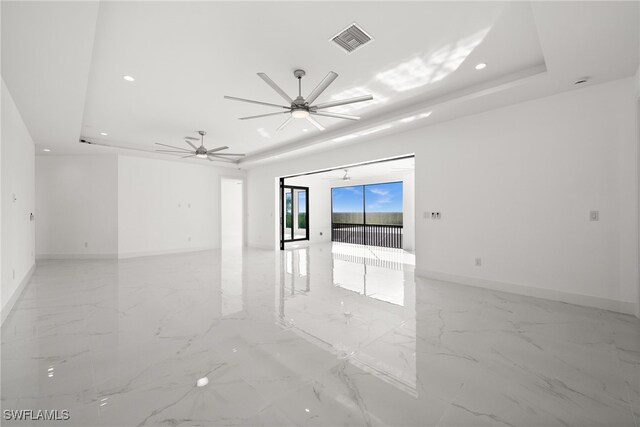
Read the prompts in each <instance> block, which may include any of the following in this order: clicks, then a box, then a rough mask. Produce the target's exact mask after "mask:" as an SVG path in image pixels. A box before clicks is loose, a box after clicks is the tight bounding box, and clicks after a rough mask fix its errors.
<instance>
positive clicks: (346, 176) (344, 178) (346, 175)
mask: <svg viewBox="0 0 640 427" xmlns="http://www.w3.org/2000/svg"><path fill="white" fill-rule="evenodd" d="M343 171H344V175H343V176H342V178H337V177H336V176H335V175H334V176H328V177H326V178H322V179H324V180H328V181H338V180H342V181H351V177H350V176H349V169H343Z"/></svg>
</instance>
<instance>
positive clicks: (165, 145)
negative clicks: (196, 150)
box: [156, 142, 191, 153]
mask: <svg viewBox="0 0 640 427" xmlns="http://www.w3.org/2000/svg"><path fill="white" fill-rule="evenodd" d="M156 145H162V146H163V147H170V148H177V149H178V150H182V151H188V152H189V153H190V152H191V150H187V149H186V148H182V147H176V146H175V145H167V144H160V143H159V142H156Z"/></svg>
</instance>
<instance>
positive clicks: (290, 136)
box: [2, 1, 639, 165]
mask: <svg viewBox="0 0 640 427" xmlns="http://www.w3.org/2000/svg"><path fill="white" fill-rule="evenodd" d="M52 17H53V19H52ZM352 22H357V23H358V24H359V25H361V26H362V27H363V28H364V29H365V30H367V31H368V32H369V33H370V34H371V35H372V36H373V37H374V41H373V42H371V43H370V44H369V45H367V46H365V47H363V48H362V49H360V50H358V51H356V52H354V53H353V54H351V55H347V54H345V53H344V52H342V51H340V50H339V49H338V48H337V47H336V46H335V45H333V44H332V43H331V42H329V39H330V38H331V37H332V36H333V35H335V34H336V33H337V32H338V31H340V30H342V29H343V28H345V27H346V26H348V25H349V24H351V23H352ZM612 47H615V48H612ZM638 50H639V48H638V3H637V2H620V3H614V2H562V3H553V2H541V3H537V2H536V3H529V2H513V3H509V2H402V3H400V2H377V1H376V2H374V1H372V2H366V1H363V2H326V1H321V2H284V1H283V2H266V1H265V2H255V3H248V2H241V1H236V2H116V1H109V2H104V1H103V2H100V3H99V4H98V3H96V2H55V1H53V2H6V1H3V2H2V75H3V78H4V80H5V82H6V84H7V86H8V87H9V89H10V91H11V93H12V95H13V97H14V98H15V101H16V104H17V105H18V108H19V109H20V111H21V113H22V115H23V117H24V119H25V122H26V123H27V126H28V127H29V129H30V131H31V133H32V136H33V138H34V140H35V141H36V143H37V144H38V145H39V146H43V147H44V146H47V147H49V148H53V150H54V152H63V153H66V152H95V151H101V152H108V151H109V150H112V149H98V147H92V146H86V145H83V144H79V143H78V139H79V138H80V136H83V137H85V138H87V139H90V140H92V141H97V142H103V143H107V144H113V145H119V146H126V147H134V148H137V149H139V150H153V149H154V148H155V147H154V145H153V143H154V142H161V143H166V144H174V145H178V146H181V145H184V143H183V142H182V137H183V136H184V135H187V134H193V132H194V131H196V130H198V129H204V130H207V131H208V135H207V138H206V139H205V143H206V145H207V146H208V147H213V146H218V145H228V146H229V147H231V151H233V152H245V153H247V154H248V159H247V161H246V162H244V163H243V164H245V165H250V164H251V162H252V161H257V160H260V159H264V158H272V157H273V156H274V155H275V154H282V153H286V152H292V153H293V152H294V150H299V149H304V150H309V149H315V150H318V149H323V148H324V147H326V146H327V144H324V142H326V141H327V140H330V139H336V138H337V139H339V140H340V138H343V137H344V136H349V135H356V137H357V138H358V139H355V138H354V137H353V136H352V137H351V139H349V138H346V139H343V140H344V143H349V142H350V141H356V140H362V139H364V138H367V137H368V135H370V134H371V133H370V132H371V131H372V130H373V131H379V133H378V134H377V135H380V134H382V133H385V132H395V131H397V130H404V129H406V128H409V127H412V126H422V125H425V124H427V125H428V124H430V123H436V122H439V121H443V120H449V119H452V118H455V117H459V116H461V115H465V114H471V113H474V112H478V111H482V110H486V109H490V108H496V107H498V106H502V105H506V104H510V103H514V102H520V101H523V100H527V99H532V98H535V97H540V96H545V95H549V94H552V93H557V92H560V91H565V90H570V89H573V84H572V83H573V81H574V80H575V79H576V78H578V77H581V76H590V77H591V79H590V83H589V84H596V83H599V82H603V81H608V80H612V79H616V78H621V77H626V76H631V75H633V73H634V72H635V70H636V69H637V67H638ZM479 62H485V63H487V64H488V66H487V68H485V69H484V70H481V71H477V70H475V69H474V66H475V65H476V64H477V63H479ZM296 68H303V69H305V70H306V71H307V76H306V77H305V78H304V79H303V94H305V93H308V92H309V91H310V90H311V89H313V87H315V85H316V84H317V83H318V82H319V81H320V80H321V79H322V78H323V77H324V76H325V75H326V74H327V72H328V71H335V72H337V73H338V74H339V78H338V79H337V80H336V81H335V82H334V83H333V84H332V85H331V86H330V87H329V89H327V91H326V92H325V93H324V94H323V95H322V96H321V97H320V98H319V99H318V101H319V102H323V101H327V100H330V99H332V97H340V98H342V97H351V96H357V95H358V94H360V93H361V92H363V93H372V94H373V95H374V98H375V99H374V101H373V102H370V103H363V104H360V105H357V107H359V108H357V109H352V110H351V111H347V110H345V109H340V108H335V109H333V110H335V111H341V112H350V113H353V114H358V115H361V116H362V120H361V121H360V122H356V123H353V122H347V121H342V120H337V119H331V118H324V117H322V118H318V121H321V122H322V123H323V124H324V125H325V126H326V127H327V130H326V131H324V132H319V131H317V130H316V129H315V128H314V127H313V126H311V125H310V123H308V122H306V121H303V120H301V121H294V122H293V123H292V124H291V125H290V126H289V127H288V128H287V129H285V130H284V131H282V132H276V128H277V127H278V126H279V125H280V124H281V123H282V121H283V120H284V115H283V117H278V116H276V117H266V118H261V119H255V120H251V121H239V120H237V118H238V117H242V116H249V115H254V114H262V113H269V112H273V110H272V109H271V108H269V107H266V106H259V105H253V104H246V103H239V102H233V101H229V100H224V99H223V96H224V95H232V96H238V97H244V98H251V99H258V100H263V101H266V102H273V103H278V104H280V103H281V98H280V97H279V96H278V94H276V93H275V92H274V91H273V90H272V89H271V88H269V87H268V86H267V85H266V84H265V83H264V82H263V81H262V80H261V79H259V78H258V77H257V76H256V73H257V72H265V73H267V74H268V75H269V76H270V77H271V78H272V79H273V80H275V81H276V82H277V83H278V84H279V85H280V86H281V87H283V88H284V89H285V91H287V92H288V93H290V94H292V95H294V94H295V93H296V91H297V85H296V80H295V79H294V77H293V75H292V72H293V70H294V69H296ZM125 74H128V75H132V76H134V77H135V78H136V81H135V82H133V83H129V82H126V81H124V80H123V79H122V76H123V75H125ZM532 76H533V78H532ZM425 112H431V115H430V116H428V117H424V118H420V117H419V114H421V113H425ZM407 117H414V120H411V121H405V122H401V121H399V120H398V119H401V118H407ZM391 120H395V121H394V122H393V123H394V126H390V125H389V124H388V123H390V121H391ZM304 129H307V131H306V132H304ZM100 132H107V133H108V136H106V137H105V136H101V135H100ZM377 135H376V136H377ZM340 142H342V140H340ZM334 146H335V145H332V147H334ZM298 152H300V151H298Z"/></svg>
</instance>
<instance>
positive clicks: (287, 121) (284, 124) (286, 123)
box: [276, 116, 293, 131]
mask: <svg viewBox="0 0 640 427" xmlns="http://www.w3.org/2000/svg"><path fill="white" fill-rule="evenodd" d="M291 120H293V116H289V118H288V119H287V120H285V122H284V123H283V124H281V125H280V126H279V127H278V129H276V131H281V130H282V129H284V128H285V126H287V125H288V124H289V122H291Z"/></svg>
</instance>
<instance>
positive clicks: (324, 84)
mask: <svg viewBox="0 0 640 427" xmlns="http://www.w3.org/2000/svg"><path fill="white" fill-rule="evenodd" d="M305 74H306V73H305V71H304V70H295V71H294V72H293V75H294V76H295V77H296V78H297V79H298V96H297V97H296V99H292V98H291V97H290V96H289V95H287V94H286V92H285V91H284V90H282V89H281V88H280V86H278V85H277V84H275V82H274V81H273V80H271V79H270V78H269V76H267V75H266V74H265V73H258V76H259V77H260V78H261V79H262V80H264V81H265V83H266V84H268V85H269V86H271V88H272V89H273V90H275V91H276V92H278V95H280V96H281V97H282V98H284V99H285V100H286V101H287V103H288V104H289V105H278V104H272V103H269V102H262V101H254V100H251V99H245V98H236V97H235V96H225V99H230V100H232V101H242V102H250V103H253V104H260V105H267V106H269V107H276V108H283V109H285V110H286V111H280V112H278V113H268V114H260V115H258V116H249V117H241V118H240V120H248V119H257V118H259V117H267V116H277V115H279V114H289V117H288V118H287V120H286V121H285V122H284V123H282V124H281V125H280V127H278V130H282V129H284V127H285V126H287V125H288V124H289V123H290V122H291V121H292V120H293V119H307V120H308V121H309V122H311V124H313V125H314V126H315V127H316V128H318V129H319V130H324V126H322V125H321V124H320V123H318V122H317V121H316V120H315V119H314V118H313V117H311V116H324V117H333V118H336V119H347V120H360V117H358V116H351V115H349V114H340V113H333V112H330V111H319V110H324V109H325V108H331V107H337V106H339V105H347V104H353V103H355V102H363V101H371V100H372V99H373V96H371V95H364V96H358V97H355V98H349V99H343V100H340V101H330V102H325V103H323V104H315V105H314V104H313V102H314V101H315V100H316V99H317V98H318V96H320V94H322V92H324V91H325V90H326V89H327V88H328V87H329V85H330V84H331V83H333V81H334V80H335V79H336V78H338V74H337V73H335V72H333V71H329V74H327V76H326V77H325V78H324V79H322V81H321V82H320V83H319V84H318V86H316V88H315V89H314V90H312V91H311V93H310V94H309V96H307V97H306V98H303V97H302V77H304V76H305Z"/></svg>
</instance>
